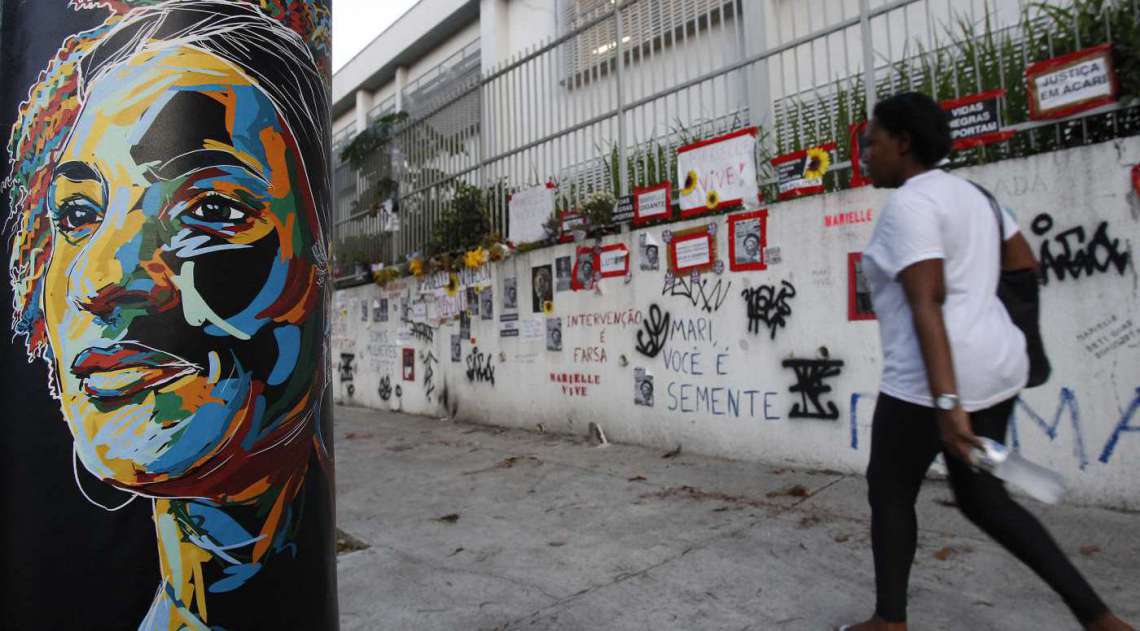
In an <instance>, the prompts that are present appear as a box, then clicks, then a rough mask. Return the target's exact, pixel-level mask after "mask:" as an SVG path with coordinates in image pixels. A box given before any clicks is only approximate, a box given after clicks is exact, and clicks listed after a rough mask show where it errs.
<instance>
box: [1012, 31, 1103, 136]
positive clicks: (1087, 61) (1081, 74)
mask: <svg viewBox="0 0 1140 631" xmlns="http://www.w3.org/2000/svg"><path fill="white" fill-rule="evenodd" d="M1025 77H1026V79H1027V80H1028V83H1029V117H1030V118H1032V119H1049V118H1062V117H1065V116H1069V115H1071V114H1076V113H1077V112H1083V111H1085V110H1089V109H1092V108H1095V107H1100V106H1101V105H1107V104H1109V103H1112V102H1114V101H1115V100H1116V93H1117V80H1116V72H1115V70H1114V69H1113V66H1112V44H1101V45H1099V46H1093V47H1092V48H1086V49H1084V50H1080V51H1077V52H1075V53H1071V54H1069V55H1064V56H1061V57H1056V58H1053V59H1047V60H1045V61H1041V62H1038V63H1035V64H1032V65H1030V66H1029V67H1028V68H1026V69H1025Z"/></svg>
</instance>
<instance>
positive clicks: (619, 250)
mask: <svg viewBox="0 0 1140 631" xmlns="http://www.w3.org/2000/svg"><path fill="white" fill-rule="evenodd" d="M597 269H598V270H599V271H600V272H601V275H602V278H612V277H614V276H625V275H626V274H628V273H629V248H627V247H625V244H624V243H614V244H612V245H607V246H604V247H602V251H601V252H600V253H599V254H598V267H597Z"/></svg>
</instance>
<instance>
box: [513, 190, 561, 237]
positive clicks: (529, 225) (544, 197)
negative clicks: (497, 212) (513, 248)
mask: <svg viewBox="0 0 1140 631" xmlns="http://www.w3.org/2000/svg"><path fill="white" fill-rule="evenodd" d="M507 205H508V213H509V216H510V221H511V228H510V233H509V236H508V237H507V238H508V239H509V240H511V241H513V242H515V243H529V242H531V241H539V240H541V239H543V238H544V237H545V236H546V232H545V231H544V230H543V229H542V225H543V224H544V223H546V220H547V219H549V218H550V216H551V215H553V214H554V184H552V183H548V184H544V185H542V186H535V187H532V188H524V189H523V190H521V191H518V192H517V193H515V194H514V195H511V199H510V201H509V202H508V203H507Z"/></svg>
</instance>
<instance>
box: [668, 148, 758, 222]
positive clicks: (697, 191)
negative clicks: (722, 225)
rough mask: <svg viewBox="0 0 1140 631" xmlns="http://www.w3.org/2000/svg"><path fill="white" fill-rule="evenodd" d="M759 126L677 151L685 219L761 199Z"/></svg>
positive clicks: (682, 213) (678, 173)
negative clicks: (757, 144) (758, 147)
mask: <svg viewBox="0 0 1140 631" xmlns="http://www.w3.org/2000/svg"><path fill="white" fill-rule="evenodd" d="M759 133H760V130H759V128H757V127H746V128H744V129H738V130H736V131H733V132H729V133H727V134H723V135H720V136H716V137H715V138H707V139H705V140H699V141H697V142H693V143H690V144H687V145H684V146H682V147H679V148H678V149H677V181H678V182H679V183H680V184H679V186H680V187H681V188H680V190H679V191H678V198H679V201H680V206H681V217H682V218H689V217H695V216H697V215H702V214H705V213H711V212H715V211H717V210H720V209H723V208H731V207H733V206H739V205H741V204H744V203H745V202H746V201H747V203H748V204H749V205H750V207H753V208H754V207H755V206H751V203H752V200H754V199H755V200H759V198H760V187H759V185H758V183H757V178H756V137H757V135H759Z"/></svg>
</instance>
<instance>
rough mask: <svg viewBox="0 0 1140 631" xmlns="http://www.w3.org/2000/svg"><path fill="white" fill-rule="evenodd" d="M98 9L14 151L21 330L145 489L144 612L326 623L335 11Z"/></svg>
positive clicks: (33, 105) (89, 439)
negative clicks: (324, 47) (329, 49)
mask: <svg viewBox="0 0 1140 631" xmlns="http://www.w3.org/2000/svg"><path fill="white" fill-rule="evenodd" d="M94 4H96V5H101V4H106V5H108V6H109V7H111V15H110V16H109V17H108V18H107V20H106V21H105V22H104V23H103V24H102V25H101V26H98V27H97V28H95V29H92V30H89V31H84V32H82V33H78V34H76V35H75V36H73V37H71V38H69V39H68V40H67V41H65V42H64V43H63V45H62V48H61V49H60V51H59V53H58V54H57V55H56V57H55V59H54V60H53V61H52V62H51V64H50V65H49V66H48V68H47V69H46V70H45V71H44V72H43V73H42V74H41V75H40V80H39V81H38V82H37V83H36V84H35V85H33V86H32V87H31V89H30V90H29V91H28V98H27V100H26V101H25V102H24V103H23V105H22V106H21V108H20V111H19V116H18V119H17V121H16V123H15V125H14V127H13V131H12V136H11V139H10V141H9V144H8V155H9V160H10V173H9V176H10V179H9V188H8V190H7V193H8V195H9V200H10V207H11V213H12V216H11V218H10V222H11V225H12V230H11V233H10V234H11V237H10V238H11V241H10V245H11V260H10V271H9V276H10V282H11V285H12V288H13V292H14V296H15V299H14V305H13V306H14V317H13V327H14V329H15V333H16V334H17V335H18V336H21V337H22V338H23V340H24V342H25V344H26V349H27V354H28V357H29V358H30V359H35V358H40V359H43V360H44V361H45V362H47V363H48V366H49V369H50V375H51V377H50V383H48V384H45V387H47V388H50V389H51V392H52V393H53V395H54V396H55V397H56V398H57V399H58V401H59V405H60V410H61V413H62V417H63V420H64V421H66V423H67V424H68V427H69V429H70V431H71V434H72V436H73V438H74V457H75V461H76V463H77V466H80V467H83V468H84V469H86V470H87V471H88V472H90V473H91V474H92V475H94V476H95V477H97V478H99V479H100V480H102V481H104V482H105V483H106V484H108V485H111V486H113V487H116V488H118V489H121V490H123V491H126V492H128V493H129V494H130V495H129V497H130V498H131V499H135V498H140V497H141V498H147V499H148V500H149V501H151V502H152V504H153V510H154V526H155V532H156V534H157V539H158V541H157V545H158V551H159V559H160V567H158V568H153V569H152V570H151V571H153V572H154V574H155V586H156V593H155V596H154V600H153V604H152V605H151V608H150V611H149V612H148V613H147V615H146V617H145V619H143V620H142V621H141V622H140V628H143V629H178V628H188V629H205V628H248V627H251V626H253V623H252V622H250V621H251V620H257V623H256V625H257V626H260V625H265V624H273V621H274V620H278V619H279V616H280V617H287V618H288V619H290V620H292V623H291V624H300V625H302V626H304V627H305V628H318V629H320V628H334V627H335V624H336V607H335V578H334V577H333V576H332V574H331V573H332V571H333V569H334V568H333V564H334V562H333V556H332V528H331V518H332V516H331V485H330V475H331V453H330V447H331V445H329V443H328V440H329V439H330V438H329V436H328V435H327V433H326V432H323V431H322V424H327V423H328V422H329V419H328V418H326V416H327V415H328V414H330V413H331V409H329V408H331V406H328V408H326V409H324V413H323V414H322V400H323V399H324V398H325V397H326V396H327V392H328V391H327V386H328V378H329V359H328V348H327V341H326V333H325V327H326V322H325V320H326V318H325V313H324V310H325V304H326V301H327V293H328V291H329V289H330V286H331V284H330V283H328V282H326V281H327V280H328V261H327V252H328V243H327V238H328V235H327V234H326V221H327V213H328V204H329V200H328V194H329V188H330V187H329V186H328V182H327V179H328V174H327V169H326V166H325V165H326V162H327V144H328V139H327V136H328V95H327V88H326V80H327V78H326V74H325V71H326V70H327V67H326V64H327V57H323V58H322V57H321V56H320V55H317V54H315V53H314V50H315V49H314V47H313V45H312V42H311V41H310V40H309V39H307V37H306V35H308V34H309V33H311V32H312V31H311V30H312V29H314V28H316V29H324V30H325V31H326V34H327V28H328V24H327V20H328V8H327V4H326V3H324V2H315V1H310V2H291V3H289V2H284V3H283V2H276V1H270V0H265V1H264V2H262V3H261V4H260V5H259V4H256V3H250V2H239V1H226V0H170V1H167V2H153V1H149V2H148V1H140V2H110V3H94ZM277 5H282V6H277ZM285 5H287V7H286V6H285ZM286 9H287V10H286ZM289 12H292V13H291V16H292V21H291V22H289V23H288V24H289V25H288V26H287V24H286V23H283V22H281V21H278V20H277V19H274V16H275V15H290V13H289ZM290 26H292V27H294V28H297V27H298V26H304V27H305V28H299V29H298V30H300V31H306V28H307V29H309V31H308V32H307V33H306V32H301V33H299V32H298V30H294V28H290ZM365 309H366V306H365ZM128 501H129V500H128ZM107 508H109V509H114V508H115V507H107ZM134 543H135V542H123V544H124V545H133V544H134ZM137 544H138V545H153V542H137ZM73 587H75V588H77V589H81V586H73ZM294 596H295V598H294ZM271 602H273V603H279V604H275V605H273V606H272V607H270V606H269V605H270V603H271Z"/></svg>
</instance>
